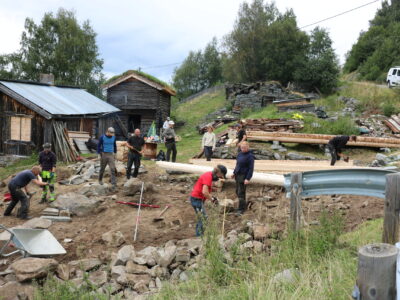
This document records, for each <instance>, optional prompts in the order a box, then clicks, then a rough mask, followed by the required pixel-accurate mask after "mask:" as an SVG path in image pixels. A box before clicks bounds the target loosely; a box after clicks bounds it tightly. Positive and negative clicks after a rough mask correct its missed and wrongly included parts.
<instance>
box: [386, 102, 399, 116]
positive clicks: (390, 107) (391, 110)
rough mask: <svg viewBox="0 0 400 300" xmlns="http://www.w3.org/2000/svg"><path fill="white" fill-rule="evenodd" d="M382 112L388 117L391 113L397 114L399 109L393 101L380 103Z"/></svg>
mask: <svg viewBox="0 0 400 300" xmlns="http://www.w3.org/2000/svg"><path fill="white" fill-rule="evenodd" d="M382 112H383V114H384V115H385V116H386V117H390V116H391V115H394V114H398V113H399V112H400V110H399V108H398V107H396V106H395V105H394V104H393V103H391V102H386V103H384V104H383V105H382Z"/></svg>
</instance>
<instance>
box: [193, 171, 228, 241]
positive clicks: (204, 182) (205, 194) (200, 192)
mask: <svg viewBox="0 0 400 300" xmlns="http://www.w3.org/2000/svg"><path fill="white" fill-rule="evenodd" d="M227 172H228V170H227V168H226V167H225V166H224V165H218V166H216V167H215V168H214V169H213V170H212V171H210V172H206V173H204V174H203V175H201V176H200V177H199V179H198V180H197V182H196V183H195V185H194V187H193V190H192V193H191V194H190V203H191V204H192V207H193V209H194V211H195V213H196V217H197V224H196V236H202V235H203V233H204V224H203V221H204V220H205V219H206V218H207V214H206V210H205V207H204V203H205V201H206V200H212V201H213V202H215V201H217V199H216V198H214V197H212V195H211V192H212V190H211V187H212V183H213V181H218V180H219V179H220V178H224V179H225V178H226V173H227Z"/></svg>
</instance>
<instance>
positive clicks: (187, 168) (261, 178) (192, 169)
mask: <svg viewBox="0 0 400 300" xmlns="http://www.w3.org/2000/svg"><path fill="white" fill-rule="evenodd" d="M156 164H157V165H158V166H159V167H161V168H163V169H165V170H173V171H181V172H187V173H193V174H203V173H205V172H209V171H212V170H213V167H211V166H196V165H191V164H181V163H172V162H166V161H157V162H156ZM232 174H233V170H232V169H228V173H227V174H226V177H227V178H230V176H231V175H232ZM251 182H255V183H262V184H269V185H277V186H283V185H284V183H285V179H284V177H283V175H277V174H269V173H258V172H254V173H253V177H252V178H251Z"/></svg>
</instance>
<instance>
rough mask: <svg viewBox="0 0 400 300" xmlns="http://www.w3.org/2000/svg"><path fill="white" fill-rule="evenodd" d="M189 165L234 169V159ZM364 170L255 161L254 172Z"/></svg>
mask: <svg viewBox="0 0 400 300" xmlns="http://www.w3.org/2000/svg"><path fill="white" fill-rule="evenodd" d="M189 162H190V163H191V164H194V165H197V166H208V167H216V166H217V165H224V166H225V167H227V168H228V169H234V168H235V166H236V160H234V159H212V160H211V161H206V160H205V159H190V160H189ZM360 168H362V169H364V167H359V166H354V163H353V161H349V162H348V163H346V162H344V161H338V162H337V163H336V164H335V165H334V166H331V165H330V161H328V160H313V161H312V162H310V161H309V160H255V161H254V171H256V172H260V173H275V174H286V173H291V172H308V171H320V170H336V169H360Z"/></svg>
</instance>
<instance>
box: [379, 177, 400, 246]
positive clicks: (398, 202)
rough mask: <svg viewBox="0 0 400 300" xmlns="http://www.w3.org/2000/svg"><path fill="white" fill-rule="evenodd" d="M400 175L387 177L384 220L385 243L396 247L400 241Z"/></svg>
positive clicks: (383, 238) (383, 239)
mask: <svg viewBox="0 0 400 300" xmlns="http://www.w3.org/2000/svg"><path fill="white" fill-rule="evenodd" d="M399 185H400V173H393V174H388V175H386V190H385V214H384V220H383V237H382V241H383V242H384V243H388V244H392V245H394V244H395V243H397V242H398V241H399V221H400V220H399V213H400V194H399V193H400V186H399Z"/></svg>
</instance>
